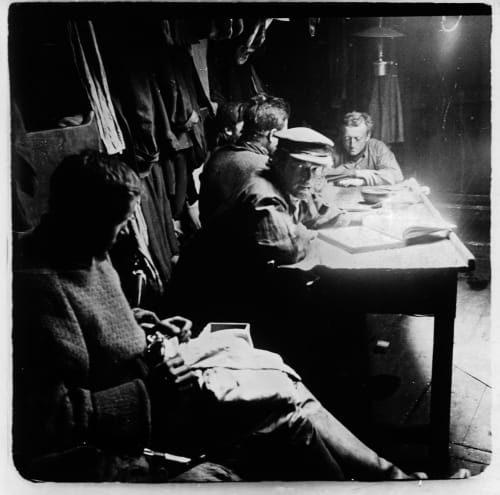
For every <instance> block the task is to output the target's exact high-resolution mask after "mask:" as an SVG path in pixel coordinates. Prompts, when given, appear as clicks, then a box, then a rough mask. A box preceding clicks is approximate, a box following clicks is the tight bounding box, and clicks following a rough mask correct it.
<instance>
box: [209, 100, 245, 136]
mask: <svg viewBox="0 0 500 495" xmlns="http://www.w3.org/2000/svg"><path fill="white" fill-rule="evenodd" d="M244 113H245V104H244V103H243V102H241V101H228V102H226V103H222V104H221V105H219V108H217V115H216V116H215V121H216V125H217V130H219V131H221V130H223V129H224V128H225V127H233V126H235V125H236V124H237V123H238V122H242V121H243V116H244Z"/></svg>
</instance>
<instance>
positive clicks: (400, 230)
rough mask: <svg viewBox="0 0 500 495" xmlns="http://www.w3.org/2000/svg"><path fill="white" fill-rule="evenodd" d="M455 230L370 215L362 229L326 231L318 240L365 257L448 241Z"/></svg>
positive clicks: (443, 225)
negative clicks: (412, 245) (438, 241)
mask: <svg viewBox="0 0 500 495" xmlns="http://www.w3.org/2000/svg"><path fill="white" fill-rule="evenodd" d="M454 229H455V225H453V224H450V223H447V222H444V221H441V220H438V219H429V220H425V221H423V220H422V219H421V218H412V217H406V218H399V217H396V216H385V215H369V216H366V217H365V218H363V223H362V225H359V226H348V227H339V228H327V229H322V230H320V231H318V232H319V233H318V237H319V238H320V239H323V240H324V241H326V242H329V243H330V244H333V245H335V246H337V247H340V248H342V249H344V250H346V251H347V252H349V253H363V252H369V251H377V250H381V249H394V248H400V247H404V246H407V245H409V244H414V243H415V244H416V243H420V242H429V241H432V240H435V239H440V238H446V237H448V236H449V234H450V232H452V231H453V230H454Z"/></svg>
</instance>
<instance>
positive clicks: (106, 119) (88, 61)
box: [68, 21, 125, 155]
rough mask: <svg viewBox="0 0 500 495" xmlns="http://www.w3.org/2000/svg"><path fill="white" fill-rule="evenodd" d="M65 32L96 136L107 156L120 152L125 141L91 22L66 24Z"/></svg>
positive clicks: (123, 147)
mask: <svg viewBox="0 0 500 495" xmlns="http://www.w3.org/2000/svg"><path fill="white" fill-rule="evenodd" d="M68 29H69V33H70V41H71V46H72V48H73V55H74V57H75V63H76V66H77V68H78V71H79V73H80V77H81V79H82V82H83V85H84V87H85V90H86V92H87V95H88V98H89V100H90V104H91V106H92V109H93V110H94V112H95V115H96V121H97V127H98V129H99V135H100V137H101V139H102V142H103V143H104V146H105V148H106V151H107V153H108V154H110V155H113V154H116V153H121V152H122V151H123V150H124V149H125V142H124V140H123V135H122V133H121V130H120V126H119V125H118V122H117V119H116V115H115V110H114V107H113V103H112V101H111V95H110V92H109V88H108V81H107V77H106V72H105V70H104V65H103V62H102V59H101V54H100V51H99V46H98V44H97V39H96V35H95V32H94V26H93V24H92V21H69V23H68Z"/></svg>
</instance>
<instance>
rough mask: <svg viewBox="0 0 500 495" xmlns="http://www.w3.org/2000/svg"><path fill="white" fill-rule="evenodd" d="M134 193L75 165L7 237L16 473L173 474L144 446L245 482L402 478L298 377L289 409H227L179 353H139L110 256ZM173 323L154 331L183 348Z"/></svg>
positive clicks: (79, 162) (105, 164)
mask: <svg viewBox="0 0 500 495" xmlns="http://www.w3.org/2000/svg"><path fill="white" fill-rule="evenodd" d="M139 195H140V182H139V179H138V178H137V176H136V175H135V174H134V173H133V172H132V171H131V170H130V169H128V168H127V167H126V165H124V164H123V163H122V162H121V161H120V160H119V159H118V158H109V157H107V158H106V157H102V156H99V155H83V156H78V157H72V158H70V159H67V160H65V161H64V162H63V163H62V164H61V166H60V167H58V169H57V170H56V172H55V173H54V175H53V178H52V181H51V192H50V202H49V213H48V214H47V215H46V216H45V217H44V219H43V221H42V222H41V224H40V225H39V226H38V227H37V228H35V229H34V231H31V232H30V233H28V234H26V235H25V236H23V237H22V238H20V239H19V240H18V241H17V244H16V246H15V250H14V252H15V259H14V287H13V294H14V331H13V342H14V425H13V440H14V442H13V456H14V461H15V464H16V466H17V468H18V470H19V471H20V473H21V474H22V475H23V476H24V477H26V478H29V479H40V480H51V481H116V480H123V481H159V480H166V479H168V478H170V479H171V478H172V472H168V470H167V472H165V470H164V469H163V468H162V469H163V471H162V470H161V469H159V468H158V466H157V467H156V468H155V466H154V465H153V463H150V462H148V461H147V460H146V458H145V457H144V455H143V452H144V449H145V448H146V447H150V448H153V449H156V450H160V449H161V450H163V451H165V450H169V449H170V448H171V447H174V448H181V449H186V451H189V453H201V452H204V451H207V450H208V451H210V450H212V451H215V450H217V447H219V448H221V447H222V448H224V449H227V452H228V453H231V456H233V455H236V454H237V455H238V456H239V457H240V459H241V460H242V462H241V463H240V464H238V463H237V464H236V466H238V467H239V466H243V468H242V469H244V466H245V463H244V460H245V459H247V461H248V462H247V465H248V464H250V465H251V466H252V467H253V468H255V469H254V471H253V472H252V470H251V469H250V470H248V469H247V472H252V474H249V476H253V478H254V479H262V478H263V477H267V478H270V479H284V478H287V477H288V478H290V479H344V478H345V477H354V476H355V477H359V478H364V479H405V478H408V476H407V475H405V474H404V473H403V472H402V471H401V470H399V469H398V468H397V467H396V466H394V465H393V464H391V463H390V462H388V461H386V460H385V459H382V458H380V457H379V456H378V455H377V454H376V453H375V452H373V451H372V450H371V449H369V448H368V447H367V446H366V445H364V444H363V443H361V442H360V441H359V440H358V439H357V438H356V437H355V436H354V435H352V433H350V432H349V431H348V430H347V429H346V428H345V427H343V426H342V425H341V424H340V423H339V422H338V421H337V420H335V418H333V417H332V416H331V415H330V414H329V413H328V412H327V411H326V410H325V409H324V408H322V407H321V405H320V404H319V403H318V402H317V400H316V399H315V398H314V397H313V396H312V395H311V394H310V393H309V392H308V391H307V389H306V388H305V387H304V386H303V385H302V383H301V382H300V380H298V379H296V380H294V381H291V382H290V387H289V388H290V389H291V390H293V393H292V396H293V400H288V401H284V402H283V403H282V404H281V403H280V404H278V405H276V406H274V403H270V406H269V407H267V408H266V407H265V404H264V407H263V405H262V404H260V403H259V402H258V401H249V402H248V403H243V408H242V407H241V406H242V404H239V406H238V408H237V409H234V408H232V404H228V403H224V401H223V400H221V399H220V398H217V395H216V394H214V395H212V396H207V395H206V394H205V395H204V394H203V391H202V390H200V389H198V388H197V387H196V383H198V382H196V381H195V380H194V373H193V371H192V370H191V369H190V367H189V366H187V365H186V363H185V362H184V361H183V359H182V358H181V356H180V355H179V353H177V354H175V355H172V356H160V357H158V355H157V354H156V353H154V352H149V353H148V352H146V351H147V340H146V335H145V332H144V331H143V329H142V328H141V324H142V325H143V326H145V323H144V322H145V320H148V319H149V320H150V321H153V322H154V321H156V318H155V316H154V315H152V314H150V313H147V312H146V313H144V312H141V311H136V312H135V314H134V312H133V311H132V309H131V308H130V307H129V306H128V304H127V301H126V299H125V297H124V295H123V293H122V291H121V288H120V285H119V279H118V276H117V274H116V272H115V271H114V270H113V268H112V266H111V265H110V262H109V259H108V256H107V250H108V249H109V247H110V246H111V245H112V244H113V242H114V241H115V240H116V236H117V234H118V232H119V230H120V228H121V227H122V226H123V225H124V223H125V222H126V221H127V219H128V218H129V216H130V215H131V214H132V212H133V210H134V208H135V205H136V204H137V201H138V200H139ZM177 321H179V318H178V319H177V320H170V321H166V322H165V323H163V324H162V323H158V322H157V324H156V326H155V327H154V329H155V331H157V330H161V331H163V332H164V333H167V334H170V336H172V335H174V334H175V335H176V337H177V338H178V339H180V340H181V341H186V340H189V325H188V324H187V322H186V321H184V323H183V325H182V326H183V329H181V328H180V327H179V326H178V325H176V324H174V323H176V322H177ZM180 321H181V322H182V321H183V320H182V319H180ZM216 385H217V384H216ZM254 385H255V384H254ZM257 388H258V383H257ZM184 444H185V445H184ZM233 446H234V448H235V449H236V454H234V452H235V451H234V449H233V450H231V449H232V448H233ZM176 452H178V451H176ZM255 452H256V454H254V453H255ZM219 458H220V456H219ZM287 468H288V469H287ZM197 469H198V471H196V468H195V470H193V469H192V470H190V471H188V472H187V473H184V474H182V475H180V477H177V478H175V479H177V480H184V481H185V480H189V479H191V480H198V481H199V480H200V479H203V480H207V479H208V480H214V479H218V480H221V479H224V480H228V479H231V480H235V479H238V477H237V476H236V475H235V474H234V473H232V472H231V471H229V470H227V469H224V468H223V467H221V466H217V465H214V464H204V465H201V466H199V467H198V468H197Z"/></svg>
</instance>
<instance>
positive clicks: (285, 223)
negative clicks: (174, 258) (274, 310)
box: [174, 127, 349, 321]
mask: <svg viewBox="0 0 500 495" xmlns="http://www.w3.org/2000/svg"><path fill="white" fill-rule="evenodd" d="M275 137H276V138H277V139H278V144H277V149H276V151H275V153H274V155H273V156H272V158H271V159H270V160H269V162H268V167H266V168H264V169H262V170H258V171H256V172H255V173H253V174H251V175H249V176H248V177H247V179H246V181H245V182H243V183H242V184H241V185H240V188H239V189H238V191H235V192H234V194H233V195H232V197H231V199H230V200H227V201H226V202H225V204H224V208H223V209H222V208H221V209H219V211H218V214H217V215H214V216H213V217H212V219H211V221H210V223H208V224H206V225H204V226H202V229H201V230H200V231H199V233H198V236H197V238H195V239H194V241H193V243H192V245H191V246H189V247H187V248H186V249H185V251H184V253H183V254H181V257H180V260H179V262H178V265H177V267H176V272H174V279H175V281H174V285H175V290H174V292H175V293H176V294H181V296H180V299H181V302H184V303H186V304H185V306H182V307H180V309H179V311H180V310H182V311H187V312H188V313H189V312H190V310H191V313H190V314H189V316H191V317H193V318H196V315H193V314H192V308H193V307H197V311H199V310H200V308H201V306H202V305H203V304H205V305H206V306H207V309H208V310H209V315H207V316H208V317H209V318H212V320H213V319H214V318H222V317H224V318H228V317H230V316H229V315H228V314H227V311H228V310H229V309H233V310H234V317H239V318H240V321H241V318H242V316H241V315H242V314H244V312H243V309H242V307H241V306H242V305H245V304H248V303H249V301H250V300H251V299H252V297H254V296H255V294H261V293H262V285H263V283H262V277H261V275H262V273H263V271H264V268H263V267H266V266H268V264H269V262H271V261H272V262H274V263H275V264H291V263H295V262H297V261H300V260H301V259H302V258H304V257H305V256H306V254H307V251H308V248H309V245H310V243H311V241H312V240H313V239H314V238H315V237H316V232H314V230H315V229H318V228H320V227H325V226H341V225H346V224H348V223H349V219H348V218H347V214H345V213H342V212H341V211H340V210H339V209H337V208H335V207H333V206H329V205H327V204H326V203H324V202H323V201H322V199H321V197H320V195H319V194H318V193H317V192H316V191H315V184H316V183H317V179H318V178H319V177H321V175H322V173H323V170H324V168H325V167H327V166H330V165H331V164H332V158H331V148H332V146H333V143H332V141H331V140H330V139H328V138H327V137H325V136H323V135H322V134H320V133H318V132H316V131H314V130H312V129H308V128H303V127H298V128H292V129H287V130H281V131H278V132H276V133H275ZM182 294H184V296H182ZM214 299H215V301H214ZM216 306H220V308H221V310H222V311H221V312H219V313H217V314H214V312H215V308H216Z"/></svg>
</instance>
